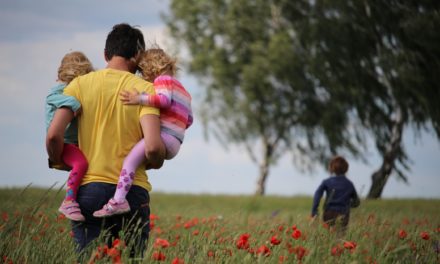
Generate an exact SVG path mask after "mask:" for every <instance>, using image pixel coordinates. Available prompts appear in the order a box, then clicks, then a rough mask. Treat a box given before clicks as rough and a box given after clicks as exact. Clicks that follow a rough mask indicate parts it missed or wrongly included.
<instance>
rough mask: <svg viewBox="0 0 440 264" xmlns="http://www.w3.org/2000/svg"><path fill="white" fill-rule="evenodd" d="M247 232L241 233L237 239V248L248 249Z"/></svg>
mask: <svg viewBox="0 0 440 264" xmlns="http://www.w3.org/2000/svg"><path fill="white" fill-rule="evenodd" d="M249 237H250V235H249V234H243V235H241V236H240V237H239V238H238V240H237V243H236V245H237V248H238V249H248V248H249V241H248V240H249Z"/></svg>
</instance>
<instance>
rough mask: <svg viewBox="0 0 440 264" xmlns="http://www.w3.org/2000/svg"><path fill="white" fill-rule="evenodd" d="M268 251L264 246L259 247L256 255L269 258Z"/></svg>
mask: <svg viewBox="0 0 440 264" xmlns="http://www.w3.org/2000/svg"><path fill="white" fill-rule="evenodd" d="M270 253H271V252H270V249H269V248H268V247H267V246H266V245H261V246H260V247H259V248H258V249H257V254H261V255H264V256H266V257H267V256H270Z"/></svg>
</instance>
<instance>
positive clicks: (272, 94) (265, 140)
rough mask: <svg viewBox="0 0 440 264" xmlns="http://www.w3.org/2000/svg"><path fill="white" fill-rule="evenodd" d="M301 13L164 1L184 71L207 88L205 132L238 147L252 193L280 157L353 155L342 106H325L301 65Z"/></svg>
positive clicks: (307, 159)
mask: <svg viewBox="0 0 440 264" xmlns="http://www.w3.org/2000/svg"><path fill="white" fill-rule="evenodd" d="M309 8H310V5H309V1H265V0H255V1H247V0H234V1H226V0H225V1H208V0H206V1H196V0H193V1H172V2H171V11H170V14H169V15H168V16H167V17H165V20H166V23H167V25H168V27H169V29H170V31H171V34H172V36H173V37H174V38H175V39H176V40H180V41H181V42H182V43H184V44H185V46H186V47H187V48H188V50H189V53H190V55H191V61H190V64H189V70H190V72H192V73H193V74H195V75H196V76H198V77H199V78H200V79H203V80H204V82H205V83H207V89H206V93H205V97H204V103H203V105H202V108H201V109H202V111H201V113H202V118H203V123H204V125H205V130H206V131H208V132H209V133H211V134H214V135H215V136H216V138H217V139H218V140H220V141H222V142H224V143H225V145H228V144H238V145H242V146H244V147H245V149H246V150H247V153H248V154H249V156H250V158H251V159H252V161H254V162H255V163H257V164H258V165H259V177H258V181H257V190H256V194H259V195H262V194H264V193H265V183H266V181H267V177H268V175H269V170H270V167H271V166H272V165H274V164H275V163H276V161H277V160H278V159H279V157H280V156H281V155H283V154H285V153H286V152H290V153H292V154H293V157H294V159H295V160H296V161H297V164H300V165H304V164H308V165H310V166H312V164H313V162H316V161H321V162H324V161H325V160H326V158H327V157H328V156H329V155H332V154H334V153H336V152H338V151H339V150H340V149H346V150H347V151H349V152H350V153H353V155H356V154H357V147H356V146H358V145H359V140H358V138H353V137H349V136H348V134H351V133H352V131H350V130H349V129H348V126H347V123H348V122H349V117H348V116H347V114H346V113H347V111H349V109H347V108H346V106H347V105H346V104H336V105H335V104H334V103H332V99H333V98H331V97H330V96H329V94H328V93H327V92H326V91H325V90H323V89H322V87H319V86H317V85H316V79H315V78H313V77H312V76H313V75H312V74H311V73H310V69H309V68H308V65H309V63H308V59H309V57H308V53H309V51H308V50H306V49H305V48H304V47H303V44H302V43H301V39H300V38H299V36H300V35H301V34H302V32H301V29H302V28H303V25H302V23H304V22H307V20H306V19H305V18H307V17H308V15H309V12H310V9H309ZM285 12H288V13H289V14H294V16H292V17H290V19H286V18H285V17H283V15H282V14H283V13H285ZM352 139H354V140H352ZM258 153H259V155H258Z"/></svg>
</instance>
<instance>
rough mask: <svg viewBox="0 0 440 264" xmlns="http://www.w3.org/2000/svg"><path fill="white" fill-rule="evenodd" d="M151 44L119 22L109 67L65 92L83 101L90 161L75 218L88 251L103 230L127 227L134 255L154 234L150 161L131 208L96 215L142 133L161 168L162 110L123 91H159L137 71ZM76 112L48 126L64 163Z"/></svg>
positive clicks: (82, 136) (83, 144) (52, 149)
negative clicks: (133, 102)
mask: <svg viewBox="0 0 440 264" xmlns="http://www.w3.org/2000/svg"><path fill="white" fill-rule="evenodd" d="M144 49H145V42H144V38H143V35H142V32H141V31H140V30H139V29H136V28H133V27H131V26H130V25H128V24H118V25H115V26H114V27H113V29H112V31H110V33H109V34H108V36H107V40H106V44H105V51H104V55H105V59H106V61H107V68H106V69H103V70H98V71H95V72H92V73H90V74H87V75H84V76H81V77H80V78H76V79H75V80H73V81H72V82H71V83H70V84H69V85H68V86H67V87H66V88H65V90H64V94H66V95H70V96H73V97H75V98H76V99H77V100H78V101H79V102H80V103H81V109H82V112H81V115H80V117H79V120H78V126H79V131H78V133H79V138H78V139H79V147H80V149H81V150H82V151H83V153H84V155H85V156H86V158H87V160H88V162H89V167H88V171H87V173H86V175H85V176H84V178H83V181H82V184H81V187H80V188H79V190H78V197H77V202H78V203H79V205H80V209H81V212H82V213H83V215H84V217H85V221H84V222H72V229H73V233H74V238H75V242H76V243H77V244H78V249H79V250H80V251H82V250H83V249H84V248H85V247H86V246H87V245H88V244H89V243H90V242H91V241H92V240H94V239H96V238H97V237H98V236H100V234H101V231H106V232H107V231H108V232H109V235H110V236H109V240H108V243H111V241H112V239H113V238H115V237H118V235H119V234H120V231H121V230H122V231H123V232H124V240H125V243H126V244H127V245H129V244H132V245H133V248H132V251H131V253H132V256H135V255H138V256H139V255H141V254H142V252H143V250H145V242H146V240H147V238H148V234H149V215H150V208H149V191H150V190H151V185H150V183H149V181H148V177H147V175H146V173H145V169H146V168H145V166H141V167H139V168H138V169H137V171H136V173H135V175H134V181H133V186H132V187H131V189H130V191H129V193H128V195H127V197H126V198H127V201H128V202H129V205H130V208H131V209H132V210H131V211H130V213H127V214H123V215H117V216H113V217H109V218H105V219H102V218H95V217H93V215H92V214H93V212H94V211H96V210H99V209H101V208H102V206H103V205H104V204H105V203H106V202H107V201H108V200H109V199H110V198H112V197H111V196H112V195H113V193H114V192H115V188H116V184H117V182H118V176H119V173H120V170H121V167H122V163H123V159H124V158H125V156H126V155H127V154H128V153H129V151H130V150H131V148H132V147H133V146H134V145H135V144H136V143H137V142H138V141H139V140H141V139H142V138H144V140H145V155H146V157H147V161H148V165H149V167H150V168H160V167H161V166H162V164H163V160H164V156H165V150H164V147H163V145H162V141H161V138H160V120H159V110H158V109H157V108H151V107H143V106H124V105H123V104H122V103H121V101H120V99H119V93H120V92H121V91H123V90H127V89H132V88H135V89H136V90H138V91H139V92H146V93H154V88H153V85H152V84H151V83H149V82H146V81H144V80H142V79H141V78H139V77H137V76H135V75H134V74H133V73H135V71H136V69H137V62H136V58H137V56H138V55H139V54H140V52H142V51H143V50H144ZM73 117H74V114H73V112H72V111H71V110H70V109H69V108H61V109H58V110H57V112H56V113H55V116H54V119H53V121H52V125H51V126H50V128H49V129H48V133H47V139H46V145H47V151H48V154H49V159H50V160H51V161H52V162H53V163H55V164H62V160H61V154H62V151H63V134H64V130H65V128H66V126H67V125H68V124H69V123H70V121H71V120H72V118H73Z"/></svg>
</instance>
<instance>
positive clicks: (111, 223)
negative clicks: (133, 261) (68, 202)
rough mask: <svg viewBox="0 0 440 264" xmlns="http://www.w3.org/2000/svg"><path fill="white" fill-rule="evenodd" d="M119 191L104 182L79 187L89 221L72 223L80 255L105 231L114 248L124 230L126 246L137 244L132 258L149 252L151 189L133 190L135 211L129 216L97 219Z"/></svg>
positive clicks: (130, 196)
mask: <svg viewBox="0 0 440 264" xmlns="http://www.w3.org/2000/svg"><path fill="white" fill-rule="evenodd" d="M115 190H116V185H115V184H109V183H102V182H93V183H88V184H86V185H83V186H81V187H80V188H79V190H78V196H77V202H78V203H79V205H80V208H81V213H82V214H83V215H84V217H85V219H86V220H85V222H74V221H72V231H73V235H74V240H75V242H76V243H77V250H78V251H79V252H82V251H83V250H84V249H85V248H86V246H87V245H88V244H89V243H90V242H92V241H93V240H94V239H96V238H98V237H99V235H100V234H101V231H105V232H108V233H106V238H107V244H108V246H109V247H110V246H111V243H112V241H113V240H114V239H115V238H118V236H119V234H120V233H119V232H120V231H121V230H123V231H124V241H125V244H126V245H133V246H132V248H131V251H130V252H131V254H130V255H131V256H132V257H134V256H142V253H143V252H144V251H145V249H146V241H147V240H148V235H149V233H150V222H149V220H150V205H149V203H150V196H149V194H148V191H147V190H145V189H144V188H142V187H139V186H136V185H133V186H132V187H131V189H130V191H129V192H128V194H127V197H126V199H127V201H128V203H129V204H130V208H131V211H130V212H129V213H126V214H121V215H114V216H112V217H107V218H96V217H94V216H93V212H95V211H96V210H99V209H101V208H102V207H103V206H104V204H106V203H107V202H108V200H109V199H110V198H112V197H113V195H114V193H115ZM132 240H134V241H132Z"/></svg>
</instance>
